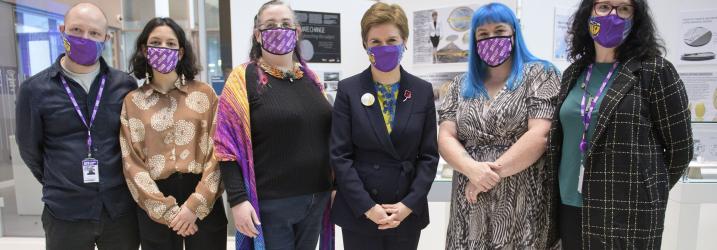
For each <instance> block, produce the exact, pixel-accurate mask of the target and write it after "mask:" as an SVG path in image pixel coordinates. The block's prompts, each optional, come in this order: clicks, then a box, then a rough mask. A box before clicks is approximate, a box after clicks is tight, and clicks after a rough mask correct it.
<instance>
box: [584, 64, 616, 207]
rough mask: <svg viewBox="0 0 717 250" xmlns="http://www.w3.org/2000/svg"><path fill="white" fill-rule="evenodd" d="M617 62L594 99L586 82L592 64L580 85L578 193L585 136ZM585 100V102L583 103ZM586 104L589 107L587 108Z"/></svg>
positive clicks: (586, 148) (591, 70)
mask: <svg viewBox="0 0 717 250" xmlns="http://www.w3.org/2000/svg"><path fill="white" fill-rule="evenodd" d="M617 65H618V62H615V63H613V64H612V68H610V71H609V72H608V73H607V76H606V77H605V79H603V81H602V85H600V89H599V90H598V92H597V93H596V94H595V96H594V97H592V98H588V88H587V85H588V82H590V76H591V75H592V73H593V64H590V66H588V72H587V74H586V75H585V82H584V83H583V84H582V88H583V98H582V100H581V101H580V117H581V118H582V122H583V135H582V137H581V138H580V146H579V147H580V175H579V176H578V193H581V194H582V193H583V178H584V176H585V164H583V163H584V162H583V161H585V152H587V151H588V140H587V134H588V129H589V128H590V121H591V120H592V118H593V110H594V109H595V106H596V105H597V101H598V99H599V98H600V96H601V95H602V93H603V91H605V87H606V86H607V83H608V81H610V78H611V77H612V74H613V73H615V69H616V68H617ZM586 99H587V102H586V101H585V100H586ZM588 104H589V105H590V106H589V107H588Z"/></svg>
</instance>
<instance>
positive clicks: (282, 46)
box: [261, 28, 296, 55]
mask: <svg viewBox="0 0 717 250" xmlns="http://www.w3.org/2000/svg"><path fill="white" fill-rule="evenodd" d="M261 40H262V43H261V47H262V48H264V50H266V51H267V52H269V53H272V54H274V55H286V54H289V53H291V52H292V51H294V48H296V30H295V29H289V28H273V29H265V30H262V31H261Z"/></svg>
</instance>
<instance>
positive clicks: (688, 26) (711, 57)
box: [676, 9, 717, 64]
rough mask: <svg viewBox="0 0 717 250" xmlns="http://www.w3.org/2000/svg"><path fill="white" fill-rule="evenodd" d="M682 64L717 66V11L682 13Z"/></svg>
mask: <svg viewBox="0 0 717 250" xmlns="http://www.w3.org/2000/svg"><path fill="white" fill-rule="evenodd" d="M681 14H682V15H681V21H682V30H681V31H680V34H676V35H680V36H681V37H680V41H681V42H680V53H679V55H680V63H681V64H717V59H715V55H716V54H717V9H714V10H700V11H684V12H682V13H681Z"/></svg>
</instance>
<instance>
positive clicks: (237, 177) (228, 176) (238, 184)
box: [219, 161, 249, 207]
mask: <svg viewBox="0 0 717 250" xmlns="http://www.w3.org/2000/svg"><path fill="white" fill-rule="evenodd" d="M219 168H220V171H221V173H222V175H221V176H222V181H223V183H224V189H225V190H226V191H227V201H228V202H229V206H230V207H234V206H236V205H239V204H240V203H242V202H244V201H246V200H248V199H249V197H248V195H247V193H246V187H245V186H244V176H243V175H242V172H241V169H240V168H239V164H238V163H237V162H236V161H221V162H219Z"/></svg>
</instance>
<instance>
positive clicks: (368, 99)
mask: <svg viewBox="0 0 717 250" xmlns="http://www.w3.org/2000/svg"><path fill="white" fill-rule="evenodd" d="M375 101H376V98H375V97H373V95H372V94H371V93H366V94H363V95H362V96H361V104H363V105H364V106H366V107H369V106H371V105H373V103H374V102H375Z"/></svg>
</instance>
